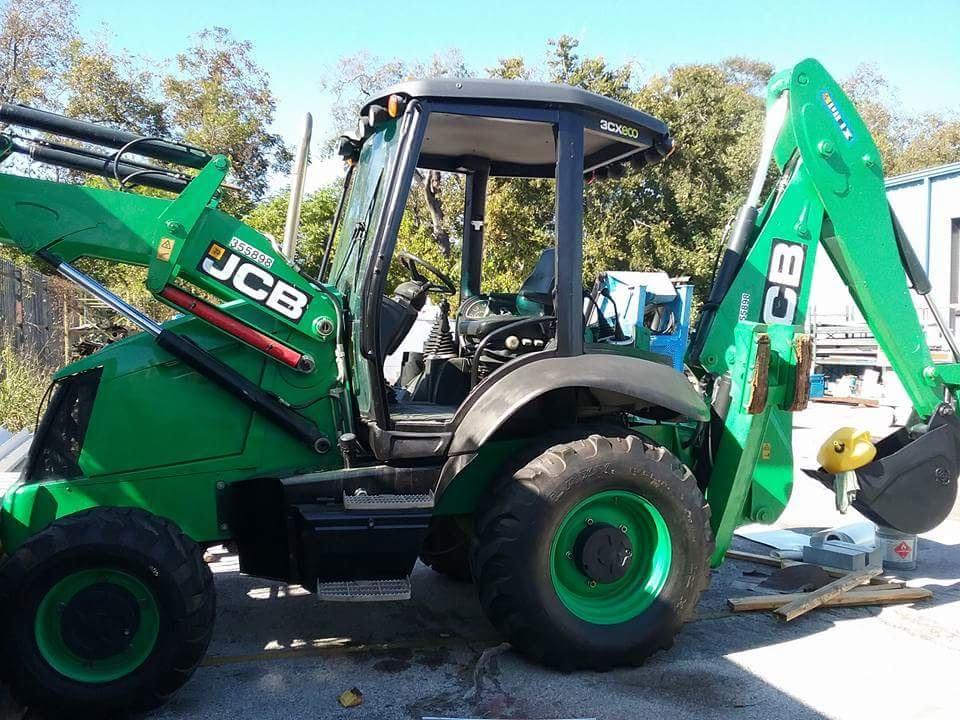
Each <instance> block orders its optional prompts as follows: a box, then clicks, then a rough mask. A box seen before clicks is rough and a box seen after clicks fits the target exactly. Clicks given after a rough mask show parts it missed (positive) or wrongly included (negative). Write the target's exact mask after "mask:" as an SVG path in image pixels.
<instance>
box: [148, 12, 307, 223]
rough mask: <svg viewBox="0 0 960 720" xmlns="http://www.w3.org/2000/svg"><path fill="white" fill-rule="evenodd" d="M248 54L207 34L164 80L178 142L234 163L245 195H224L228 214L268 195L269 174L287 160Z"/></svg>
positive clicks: (225, 35)
mask: <svg viewBox="0 0 960 720" xmlns="http://www.w3.org/2000/svg"><path fill="white" fill-rule="evenodd" d="M252 50H253V46H252V45H251V44H250V43H249V42H240V41H238V40H236V39H234V38H233V37H231V35H230V33H229V31H228V30H226V29H225V28H220V27H218V28H213V29H212V30H205V31H204V32H202V33H200V35H199V36H197V38H196V41H195V44H194V45H193V46H192V47H191V48H190V49H189V50H187V51H186V52H184V53H181V54H179V55H177V59H176V62H177V69H178V73H177V74H176V75H168V76H167V77H165V78H164V79H163V90H164V95H165V96H166V100H167V102H168V103H169V106H170V110H171V118H172V122H173V124H174V126H176V127H178V128H180V129H181V130H182V132H181V133H180V134H181V137H182V138H183V139H184V140H185V141H187V142H190V143H194V144H195V145H198V146H200V147H203V148H207V149H209V150H212V151H213V152H219V153H224V154H226V155H228V156H229V157H230V160H231V162H232V163H233V176H234V179H235V181H236V183H237V184H238V185H239V186H240V187H241V188H242V190H243V191H244V192H243V194H241V195H239V196H237V195H228V197H227V199H226V201H225V202H224V204H223V208H224V209H225V210H227V211H228V212H245V211H247V210H249V209H250V208H251V207H252V202H253V201H256V200H259V199H260V198H261V197H262V196H263V194H264V192H265V191H266V189H267V183H268V173H269V172H270V171H271V170H276V171H283V170H286V169H288V167H289V164H290V159H291V155H290V151H289V149H288V148H287V147H286V145H284V143H283V138H281V137H280V136H279V135H277V134H275V133H271V132H269V130H268V127H269V125H270V122H271V121H272V119H273V113H274V110H275V108H276V100H275V99H274V97H273V93H272V92H271V90H270V78H269V76H268V75H267V73H266V72H265V71H264V70H263V69H262V68H261V67H260V66H258V65H257V64H256V62H254V60H253V57H252Z"/></svg>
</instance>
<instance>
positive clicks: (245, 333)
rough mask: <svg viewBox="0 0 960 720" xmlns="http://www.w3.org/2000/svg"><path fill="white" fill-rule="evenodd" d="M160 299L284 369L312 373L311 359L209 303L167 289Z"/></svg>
mask: <svg viewBox="0 0 960 720" xmlns="http://www.w3.org/2000/svg"><path fill="white" fill-rule="evenodd" d="M160 297H162V298H164V299H165V300H169V301H170V302H171V303H173V304H174V305H176V306H177V307H178V308H180V309H182V310H183V311H185V312H188V313H190V314H191V315H196V316H197V317H198V318H200V319H201V320H204V321H206V322H208V323H210V324H211V325H213V326H214V327H216V328H219V329H220V330H223V331H224V332H225V333H227V334H228V335H231V336H233V337H235V338H237V339H238V340H241V341H243V342H245V343H246V344H247V345H250V346H251V347H254V348H256V349H257V350H259V351H260V352H262V353H264V354H266V355H269V356H270V357H272V358H274V359H275V360H279V361H280V362H282V363H283V364H284V365H288V366H289V367H292V368H293V369H294V370H301V371H304V372H310V371H311V370H313V360H312V359H311V358H310V356H309V355H304V354H303V353H301V352H297V351H296V350H294V349H293V348H292V347H289V346H288V345H284V344H283V343H281V342H278V341H276V340H274V339H273V338H272V337H270V336H269V335H265V334H264V333H262V332H260V331H259V330H255V329H254V328H252V327H250V326H249V325H247V324H246V323H243V322H241V321H240V320H237V319H236V318H234V317H231V316H230V315H227V314H226V313H225V312H223V311H222V310H220V309H219V308H216V307H214V306H213V305H211V304H210V303H208V302H206V301H204V300H201V299H200V298H198V297H195V296H193V295H191V294H190V293H187V292H184V291H183V290H181V289H180V288H177V287H174V286H173V285H167V286H166V287H164V288H163V290H162V291H161V292H160Z"/></svg>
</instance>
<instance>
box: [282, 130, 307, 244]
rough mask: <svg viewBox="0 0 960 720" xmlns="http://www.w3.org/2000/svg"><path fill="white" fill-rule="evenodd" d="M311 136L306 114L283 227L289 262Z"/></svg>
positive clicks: (295, 242)
mask: <svg viewBox="0 0 960 720" xmlns="http://www.w3.org/2000/svg"><path fill="white" fill-rule="evenodd" d="M312 135H313V116H312V115H311V114H310V113H307V114H306V116H305V117H304V119H303V135H302V136H301V138H300V146H299V147H298V148H297V156H296V159H295V161H294V164H293V173H291V175H290V204H289V205H288V206H287V221H286V224H285V225H284V226H283V247H282V249H283V254H284V255H286V257H287V259H288V260H289V261H290V262H293V256H294V254H295V253H296V252H297V229H298V228H299V227H300V204H301V202H302V201H303V183H304V180H306V177H307V156H308V155H309V153H310V137H311V136H312Z"/></svg>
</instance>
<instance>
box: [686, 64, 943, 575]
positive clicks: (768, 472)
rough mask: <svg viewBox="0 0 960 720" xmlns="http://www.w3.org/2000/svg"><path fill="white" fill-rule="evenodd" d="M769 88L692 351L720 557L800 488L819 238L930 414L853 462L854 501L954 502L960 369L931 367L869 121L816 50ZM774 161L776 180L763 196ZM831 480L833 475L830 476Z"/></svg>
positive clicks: (926, 515)
mask: <svg viewBox="0 0 960 720" xmlns="http://www.w3.org/2000/svg"><path fill="white" fill-rule="evenodd" d="M767 94H768V98H767V111H768V112H767V125H766V129H765V137H764V147H763V149H762V151H761V158H760V163H759V165H758V168H757V175H756V177H755V180H754V185H753V187H752V188H751V193H750V196H749V197H748V200H747V203H746V204H745V206H744V207H743V208H742V209H741V211H740V213H739V215H738V217H737V222H736V223H735V226H734V230H733V232H732V233H731V236H730V238H729V241H728V243H727V246H726V248H725V251H724V255H723V258H722V261H721V264H720V266H719V268H718V271H717V276H716V281H715V284H714V287H713V288H712V290H711V294H710V297H709V300H708V302H707V304H706V305H705V307H704V309H703V312H702V314H701V318H700V321H699V325H698V329H697V336H696V337H695V339H694V342H693V343H692V344H691V349H690V353H689V356H688V362H689V364H690V365H691V366H693V367H695V368H697V369H698V372H699V373H700V375H701V378H702V380H703V382H704V384H705V386H706V387H707V388H708V389H709V390H710V391H711V392H712V401H713V403H712V404H713V416H714V421H713V422H712V423H711V438H710V441H709V442H708V446H709V447H708V448H707V453H706V455H707V458H706V460H705V462H704V466H705V468H706V470H705V471H704V474H705V475H707V476H708V480H707V483H706V495H707V500H708V502H709V503H710V505H711V507H712V509H713V519H712V522H713V529H714V533H715V535H716V540H717V545H716V548H717V549H716V552H715V554H714V557H713V562H714V564H719V562H720V561H721V560H722V558H723V554H724V552H725V551H726V549H727V547H728V546H729V543H730V540H731V538H732V534H733V531H734V529H735V528H736V527H738V526H739V525H742V524H745V523H749V522H765V523H770V522H773V521H775V520H776V518H777V517H779V515H780V514H781V513H782V511H783V509H784V508H785V506H786V502H787V499H788V498H789V495H790V491H791V488H792V483H793V472H794V468H793V452H792V445H791V434H792V413H793V412H795V411H797V410H801V409H803V408H804V407H805V406H806V404H807V400H808V392H809V390H808V388H809V373H810V370H811V367H812V363H813V355H812V353H813V347H812V339H811V338H810V336H808V335H805V334H804V323H805V321H806V314H807V307H808V303H809V299H810V287H811V284H812V283H811V281H812V277H813V266H814V262H815V260H816V257H817V250H818V248H819V247H820V246H822V247H823V248H824V250H825V251H826V254H827V256H828V257H829V258H830V260H831V262H832V263H833V265H834V266H835V267H836V269H837V272H838V273H839V275H840V277H841V278H842V280H843V282H844V284H845V285H846V286H847V288H848V289H849V291H850V294H851V296H852V297H853V299H854V301H855V302H856V304H857V307H858V308H859V310H860V312H861V313H862V314H863V316H864V318H865V320H866V321H867V323H868V325H869V327H870V329H871V331H872V332H873V334H874V335H875V337H876V339H877V342H878V344H879V346H880V348H881V349H882V350H883V352H884V353H885V355H886V356H887V358H888V359H889V361H890V363H891V365H892V367H893V369H894V371H895V372H896V373H897V375H898V377H899V378H900V381H901V382H902V384H903V386H904V388H905V390H906V392H907V393H908V395H909V397H910V400H911V402H912V404H913V406H914V408H915V409H916V412H917V415H918V416H919V418H920V420H921V424H920V425H919V426H917V427H916V428H914V429H913V430H909V431H908V430H904V431H902V432H901V433H899V434H898V437H896V438H892V439H888V441H884V443H881V444H880V450H881V452H880V453H879V454H878V457H877V459H876V460H875V461H874V462H873V463H871V464H870V465H867V466H865V467H863V468H860V469H859V470H858V477H859V479H860V483H861V486H862V490H861V491H860V493H859V499H858V501H857V502H855V503H854V504H855V506H856V507H857V508H858V509H859V510H861V512H864V513H865V514H866V515H867V516H868V517H870V518H871V519H873V520H875V521H877V522H879V523H880V524H885V525H889V526H892V527H896V528H898V529H902V530H904V531H906V532H921V531H925V530H928V529H930V528H931V527H933V526H935V525H936V524H938V523H939V522H940V521H942V520H943V518H944V517H945V516H946V514H947V513H948V512H949V510H950V507H951V506H952V501H953V499H954V498H955V497H956V486H957V480H956V479H957V475H958V473H960V465H958V456H960V433H958V431H957V428H958V423H957V418H956V413H955V410H954V408H955V406H956V392H957V380H958V375H960V366H958V365H956V364H940V365H936V364H934V362H933V359H932V357H931V354H930V351H929V348H928V347H927V343H926V339H925V335H924V329H923V327H922V325H921V322H920V319H919V317H918V314H917V311H916V308H915V306H914V302H913V298H912V295H911V287H910V286H911V285H912V286H913V287H914V289H915V290H917V291H918V293H925V292H926V291H928V290H929V283H928V282H927V281H926V278H925V277H923V274H922V270H919V269H918V268H919V264H918V263H917V262H916V258H915V257H914V256H913V255H912V250H911V249H910V246H909V243H908V242H907V241H906V239H905V238H904V237H903V236H902V234H901V235H899V236H898V234H897V229H896V227H895V226H896V221H895V218H894V217H893V216H892V214H891V209H890V206H889V203H888V201H887V197H886V193H885V188H884V179H883V167H882V163H881V160H880V154H879V151H878V150H877V147H876V145H875V144H874V141H873V139H872V138H871V136H870V132H869V130H868V129H867V127H866V125H865V124H864V122H863V121H862V120H861V118H860V116H859V115H858V114H857V111H856V109H855V108H854V106H853V104H852V103H851V102H850V100H849V99H848V98H847V96H846V95H845V94H844V92H843V91H842V90H841V89H840V87H839V86H838V85H837V83H836V82H835V81H834V80H833V79H832V78H831V77H830V75H829V74H828V73H827V72H826V70H824V68H823V67H822V66H821V65H820V64H819V63H818V62H816V61H815V60H804V61H802V62H800V63H799V64H797V65H796V66H794V67H793V68H792V69H790V70H788V71H784V72H781V73H779V74H777V75H775V76H774V77H773V78H772V79H771V80H770V83H769V85H768V89H767ZM771 161H772V162H773V164H774V165H775V166H776V168H777V170H778V171H779V177H778V178H777V181H776V183H775V184H774V186H773V188H772V190H771V191H770V192H769V193H768V196H767V198H766V200H765V201H764V202H763V203H762V204H761V203H760V202H759V200H760V193H761V188H762V187H763V186H764V185H765V181H766V179H767V173H768V168H769V166H770V163H771ZM908 280H909V281H910V282H909V283H908ZM931 308H932V309H934V310H935V308H933V306H932V305H931ZM938 321H939V320H938ZM941 328H942V329H943V326H942V322H941ZM944 332H945V334H946V331H945V330H944ZM949 340H952V338H949ZM951 347H952V345H951ZM934 440H935V441H936V447H935V448H934V443H933V441H934ZM930 453H933V455H931V454H930ZM944 478H946V480H944ZM821 479H822V480H823V481H824V482H827V483H829V482H833V478H832V477H830V476H827V475H826V474H825V473H822V472H821ZM898 506H899V507H898Z"/></svg>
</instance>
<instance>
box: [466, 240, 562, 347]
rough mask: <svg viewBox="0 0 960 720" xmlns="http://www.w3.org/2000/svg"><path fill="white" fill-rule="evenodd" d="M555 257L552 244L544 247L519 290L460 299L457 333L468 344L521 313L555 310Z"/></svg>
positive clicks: (535, 313)
mask: <svg viewBox="0 0 960 720" xmlns="http://www.w3.org/2000/svg"><path fill="white" fill-rule="evenodd" d="M555 257H556V254H555V251H554V248H553V247H547V248H544V249H543V250H542V251H541V252H540V257H539V258H538V259H537V264H536V265H535V266H534V268H533V271H532V272H531V273H530V274H529V275H527V277H526V279H524V281H523V283H522V284H521V285H520V289H519V290H518V291H517V292H516V293H490V294H487V295H474V296H473V297H471V298H468V299H467V300H465V301H464V302H463V303H461V305H460V311H459V312H458V313H457V334H458V336H459V337H461V338H463V339H464V340H465V341H466V342H467V344H468V345H469V344H472V343H473V342H474V341H479V340H481V339H483V337H484V336H486V335H487V334H488V333H490V332H491V331H493V330H495V329H496V328H498V327H501V326H503V325H506V324H507V323H511V322H513V321H514V320H517V319H518V318H520V317H524V316H528V315H550V314H552V313H553V287H554V285H555V284H556V268H555V265H554V259H555Z"/></svg>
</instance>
